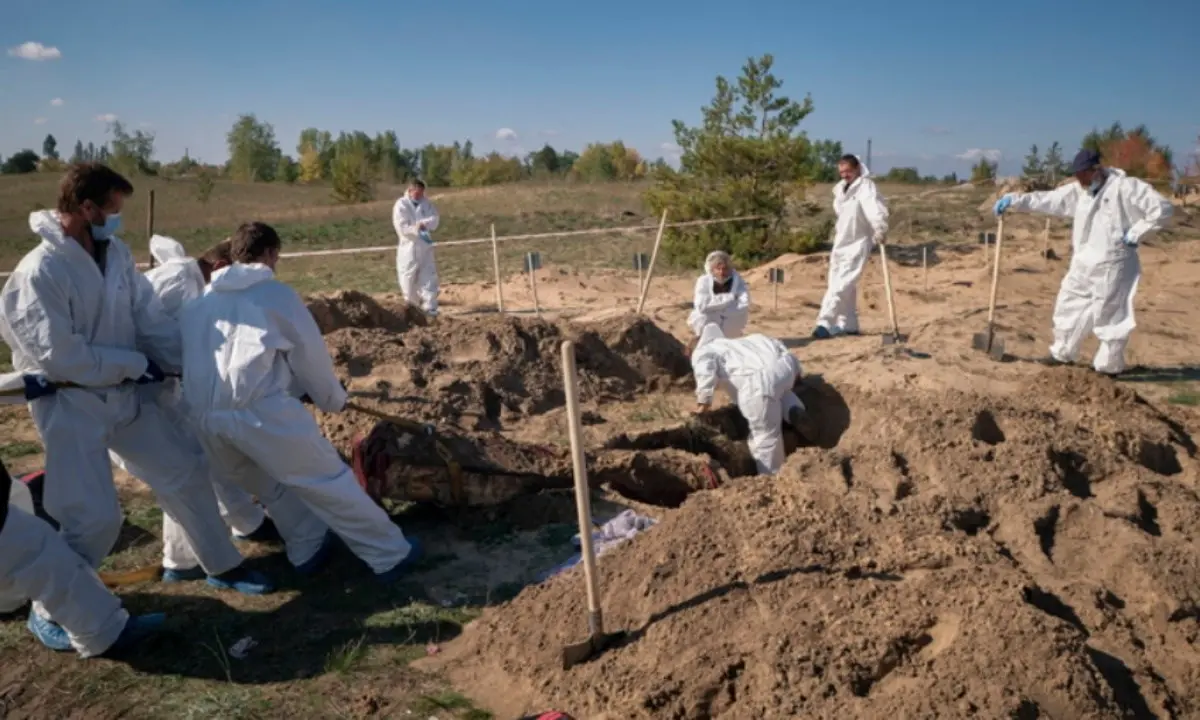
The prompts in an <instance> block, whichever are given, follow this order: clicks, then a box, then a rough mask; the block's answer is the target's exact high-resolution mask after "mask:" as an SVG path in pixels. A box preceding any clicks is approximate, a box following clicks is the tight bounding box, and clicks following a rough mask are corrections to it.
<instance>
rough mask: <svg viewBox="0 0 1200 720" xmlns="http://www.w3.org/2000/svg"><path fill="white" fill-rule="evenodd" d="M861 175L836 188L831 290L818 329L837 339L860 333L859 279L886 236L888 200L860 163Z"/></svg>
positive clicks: (839, 184)
mask: <svg viewBox="0 0 1200 720" xmlns="http://www.w3.org/2000/svg"><path fill="white" fill-rule="evenodd" d="M859 169H860V171H861V173H862V174H861V175H859V176H858V178H857V179H855V181H854V182H852V183H850V185H849V186H847V185H846V182H845V181H844V180H843V181H841V182H839V183H838V184H837V185H835V186H834V188H833V210H834V212H836V213H837V224H836V225H835V226H834V231H833V232H834V235H833V250H832V251H831V252H830V255H829V289H828V290H826V291H825V298H824V299H823V300H822V301H821V310H820V312H819V313H818V315H817V326H818V327H823V328H825V329H826V330H828V331H830V333H832V334H834V335H841V334H845V333H857V332H858V279H859V278H860V277H862V272H863V268H864V267H866V264H867V260H868V259H870V257H871V250H872V249H874V247H875V243H876V242H878V241H879V240H881V239H882V238H883V237H884V236H885V235H887V230H888V207H887V200H886V199H885V198H884V197H883V195H880V194H879V190H878V189H877V188H876V187H875V181H874V180H872V179H871V178H870V174H871V171H870V170H868V169H867V166H866V164H864V163H862V162H861V161H860V164H859Z"/></svg>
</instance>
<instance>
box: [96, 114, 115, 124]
mask: <svg viewBox="0 0 1200 720" xmlns="http://www.w3.org/2000/svg"><path fill="white" fill-rule="evenodd" d="M116 121H117V116H116V115H113V114H112V113H104V114H103V115H97V116H96V122H102V123H111V122H116Z"/></svg>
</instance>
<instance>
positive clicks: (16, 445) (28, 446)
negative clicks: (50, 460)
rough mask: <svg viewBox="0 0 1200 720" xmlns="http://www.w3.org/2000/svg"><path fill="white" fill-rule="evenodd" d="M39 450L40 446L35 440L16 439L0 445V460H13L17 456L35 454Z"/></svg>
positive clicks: (40, 449)
mask: <svg viewBox="0 0 1200 720" xmlns="http://www.w3.org/2000/svg"><path fill="white" fill-rule="evenodd" d="M41 451H42V446H41V445H39V444H38V443H36V442H31V441H28V440H18V441H17V442H11V443H8V444H7V445H0V460H13V459H15V458H19V457H27V456H29V455H37V454H38V453H40V452H41Z"/></svg>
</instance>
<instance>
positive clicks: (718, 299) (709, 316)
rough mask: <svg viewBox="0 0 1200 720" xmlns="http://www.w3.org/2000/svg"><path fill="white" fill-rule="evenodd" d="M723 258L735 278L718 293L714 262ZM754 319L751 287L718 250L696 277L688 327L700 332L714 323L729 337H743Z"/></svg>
mask: <svg viewBox="0 0 1200 720" xmlns="http://www.w3.org/2000/svg"><path fill="white" fill-rule="evenodd" d="M717 261H723V262H724V263H725V264H726V266H727V267H729V277H728V278H726V280H732V282H731V283H730V284H729V287H728V289H725V290H724V291H723V292H716V288H717V285H718V282H717V279H716V278H715V277H713V274H712V268H713V264H714V263H716V262H717ZM749 319H750V290H749V288H747V287H746V281H745V280H743V279H742V276H741V275H739V274H738V272H737V271H736V270H734V269H733V267H732V263H731V261H730V257H729V255H728V254H727V253H724V252H721V251H720V250H717V251H715V252H711V253H709V254H708V257H707V258H705V260H704V274H703V275H701V276H700V277H699V278H697V279H696V290H695V293H694V299H693V300H692V312H691V314H690V315H688V326H689V327H690V328H691V329H692V332H694V333H695V334H696V335H700V333H702V332H704V326H705V325H708V324H710V323H711V324H714V325H716V326H717V327H719V328H721V332H722V333H723V334H724V335H725V337H727V338H736V337H741V335H742V333H743V332H745V331H746V323H747V322H748V321H749Z"/></svg>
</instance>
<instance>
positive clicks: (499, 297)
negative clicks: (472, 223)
mask: <svg viewBox="0 0 1200 720" xmlns="http://www.w3.org/2000/svg"><path fill="white" fill-rule="evenodd" d="M492 270H493V271H495V273H496V312H498V313H503V312H504V289H503V287H502V286H501V285H500V250H499V249H498V248H497V247H496V224H495V223H492Z"/></svg>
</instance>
